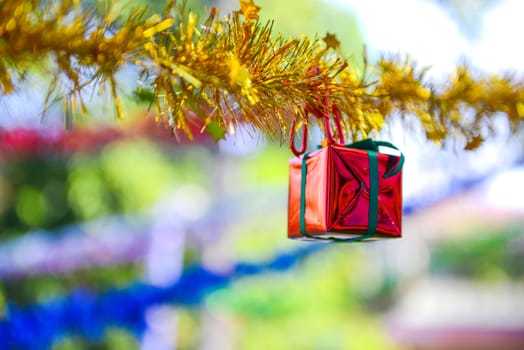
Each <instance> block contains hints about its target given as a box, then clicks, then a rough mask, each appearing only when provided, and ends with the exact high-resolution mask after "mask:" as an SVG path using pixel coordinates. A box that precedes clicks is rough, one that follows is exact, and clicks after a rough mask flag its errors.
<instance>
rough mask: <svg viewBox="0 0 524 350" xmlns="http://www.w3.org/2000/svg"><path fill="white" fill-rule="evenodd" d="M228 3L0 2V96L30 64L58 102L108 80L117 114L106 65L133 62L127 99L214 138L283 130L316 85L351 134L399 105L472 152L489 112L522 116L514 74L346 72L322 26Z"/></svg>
mask: <svg viewBox="0 0 524 350" xmlns="http://www.w3.org/2000/svg"><path fill="white" fill-rule="evenodd" d="M240 7H241V8H240V10H239V11H235V12H233V13H232V14H231V15H229V16H228V17H226V18H223V19H220V18H218V13H217V10H216V9H215V8H213V9H212V10H211V13H210V15H209V17H208V18H207V19H206V20H205V21H204V22H203V23H199V21H198V18H197V16H196V15H195V14H193V13H191V12H187V11H185V10H184V9H183V8H182V7H181V6H178V7H177V6H174V5H173V4H172V3H170V4H169V5H168V6H167V7H166V10H165V11H164V13H163V14H158V15H153V16H151V17H147V16H146V12H145V11H144V10H135V11H132V12H131V13H130V15H129V16H127V17H126V18H125V19H124V20H122V19H121V18H118V16H117V14H118V13H119V9H118V8H117V7H116V5H115V4H113V5H112V6H110V8H109V10H107V11H106V13H105V14H104V15H100V14H99V13H97V12H96V11H95V10H85V9H82V8H81V6H80V5H79V4H78V1H74V0H62V1H56V0H47V1H43V0H20V1H7V0H0V88H1V92H0V93H1V94H9V93H11V92H12V91H13V90H14V89H15V88H16V87H15V81H18V80H20V79H21V78H23V77H24V75H25V74H27V72H28V70H29V68H31V67H32V66H34V65H35V64H36V63H35V62H38V65H39V66H42V67H45V68H46V69H52V72H53V76H54V79H53V80H52V83H51V88H50V92H49V94H48V96H47V99H46V103H47V102H48V100H49V99H50V98H51V95H52V93H54V92H55V91H56V90H57V89H58V87H59V86H60V85H65V86H67V91H66V93H67V94H68V96H69V102H71V101H72V102H73V103H72V105H73V106H75V105H76V106H79V108H81V109H85V107H84V103H83V100H82V96H83V95H82V91H83V90H85V89H86V87H89V88H92V86H93V83H95V84H96V85H98V86H99V87H100V88H107V89H109V91H110V94H111V96H112V98H113V100H114V103H115V106H116V111H117V115H118V117H122V116H123V113H124V112H123V110H122V106H121V102H120V99H119V98H118V94H117V91H118V89H117V88H118V81H117V80H116V78H115V73H116V72H117V71H119V70H120V69H121V68H122V67H123V66H124V65H126V64H135V65H137V66H139V67H140V70H141V73H140V77H141V79H142V81H143V85H142V86H141V88H140V89H138V90H137V95H138V96H139V98H142V99H146V100H148V101H149V102H151V103H152V104H153V105H154V106H155V109H156V114H157V118H159V119H160V120H164V121H167V122H168V123H169V125H170V126H171V127H172V128H173V129H183V130H185V131H186V132H187V133H189V127H188V113H187V111H192V112H194V114H196V115H198V116H199V117H200V118H202V119H203V121H204V124H205V125H206V126H207V127H208V129H207V130H208V131H209V132H210V133H212V134H214V136H220V134H221V131H223V130H226V129H234V125H235V124H236V123H237V122H240V121H241V122H247V123H249V124H250V125H252V126H254V127H256V128H258V129H260V130H261V131H262V132H264V133H265V134H267V135H270V136H274V135H281V136H282V135H287V132H288V130H289V126H290V124H291V121H292V120H293V119H294V118H297V119H298V120H299V121H302V122H306V123H307V122H308V116H306V115H304V112H303V107H304V106H306V105H307V106H309V107H310V108H313V109H314V108H322V106H321V105H320V100H321V99H319V96H321V95H322V94H323V95H327V96H328V97H329V99H330V101H331V102H332V103H336V104H337V106H338V108H339V109H340V111H341V112H342V114H343V116H342V119H343V120H342V121H343V125H344V127H345V130H346V132H347V133H348V134H350V135H351V136H352V137H353V138H359V137H365V136H367V135H368V134H369V133H371V132H373V131H377V130H379V129H380V128H381V127H382V126H383V124H384V118H386V117H387V116H390V115H392V114H394V112H398V111H400V112H401V113H402V115H414V116H416V117H417V119H418V120H419V121H420V123H421V125H422V127H423V129H424V130H425V132H426V136H427V138H428V139H430V140H434V141H440V140H442V139H444V138H446V137H448V136H456V135H461V136H463V137H465V138H466V140H467V144H466V148H468V149H472V148H476V147H478V145H479V144H480V143H481V142H482V140H483V137H485V136H486V135H485V134H486V133H485V131H483V129H486V128H485V126H488V129H489V125H490V120H491V117H493V116H494V115H497V114H498V113H499V112H502V113H504V115H506V116H507V118H508V120H509V122H510V124H511V126H512V127H513V128H516V127H518V126H519V125H520V124H521V123H522V121H523V120H524V119H523V117H524V81H522V80H519V79H517V78H515V77H514V76H511V75H507V76H500V75H486V74H480V73H478V72H473V71H472V70H471V69H470V68H469V67H467V66H466V65H463V66H460V67H458V68H457V70H456V72H454V73H453V74H452V75H451V76H450V77H448V78H447V79H445V80H444V81H443V83H441V84H437V83H432V82H431V81H430V80H429V79H428V78H427V70H425V69H417V68H416V65H415V62H413V61H411V60H409V59H406V58H399V57H391V58H382V59H381V60H380V61H379V62H378V63H377V64H376V65H374V66H368V65H367V64H365V65H366V68H367V70H366V71H365V72H364V73H363V74H358V72H357V70H356V69H355V67H354V65H352V64H351V62H350V61H348V60H346V59H344V58H343V57H342V55H341V54H340V51H339V49H338V46H339V43H338V40H337V39H336V37H335V36H334V35H332V34H329V33H328V34H327V35H326V36H325V37H324V39H323V40H310V39H309V38H307V37H303V38H300V39H285V38H283V37H282V36H279V35H275V34H274V33H273V31H272V24H271V23H267V24H262V23H260V22H258V11H259V10H260V8H259V7H258V6H256V5H255V4H254V3H253V0H249V1H243V0H241V1H240ZM366 72H368V73H366ZM13 76H15V77H16V76H18V78H16V79H13ZM367 80H372V81H371V82H369V81H367Z"/></svg>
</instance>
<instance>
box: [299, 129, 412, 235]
mask: <svg viewBox="0 0 524 350" xmlns="http://www.w3.org/2000/svg"><path fill="white" fill-rule="evenodd" d="M378 146H386V147H390V148H394V149H398V148H397V147H395V146H394V145H392V144H391V143H389V142H385V141H373V140H371V139H366V140H363V141H360V142H355V143H353V144H350V145H346V147H348V148H356V149H362V150H365V151H366V152H367V154H368V160H369V210H368V228H367V231H366V233H365V234H364V235H361V236H359V237H353V238H338V237H319V236H313V235H310V234H308V233H307V232H306V218H305V213H306V177H307V159H308V157H309V153H310V152H308V153H306V154H304V156H303V158H302V168H301V170H302V171H301V181H300V234H301V235H302V236H304V237H308V238H313V239H316V240H324V241H334V242H358V241H363V240H365V239H367V238H370V237H372V236H374V235H375V233H376V230H377V220H378V157H377V153H378ZM403 164H404V155H403V154H402V153H401V154H400V161H399V162H398V164H397V166H396V167H395V168H394V169H392V170H391V171H389V172H388V173H386V174H384V176H383V177H384V178H388V177H390V176H393V175H395V174H397V173H398V172H399V171H400V170H401V169H402V165H403Z"/></svg>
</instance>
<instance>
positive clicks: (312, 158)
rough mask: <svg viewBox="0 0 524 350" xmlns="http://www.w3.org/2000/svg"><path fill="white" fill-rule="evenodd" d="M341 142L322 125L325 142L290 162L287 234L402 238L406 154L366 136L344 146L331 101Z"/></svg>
mask: <svg viewBox="0 0 524 350" xmlns="http://www.w3.org/2000/svg"><path fill="white" fill-rule="evenodd" d="M333 112H334V115H335V118H334V120H335V124H336V126H337V132H338V135H339V142H338V143H337V142H335V141H334V138H333V135H332V133H331V131H330V125H329V116H328V115H325V116H323V118H324V127H325V131H326V136H327V145H326V146H324V147H322V148H320V149H318V150H315V151H312V152H308V153H305V154H304V155H302V156H300V157H299V155H300V154H301V153H304V152H305V149H306V138H307V126H304V133H303V143H302V149H301V150H297V149H296V148H295V146H294V143H293V138H294V132H292V140H291V149H292V151H293V153H295V155H297V157H295V158H292V159H291V160H290V161H289V199H288V201H289V202H288V237H289V238H291V239H302V240H332V241H349V242H351V241H362V240H371V239H377V238H397V237H401V226H402V165H403V163H404V156H403V155H402V153H400V154H399V155H393V154H386V153H382V152H381V151H379V146H382V147H387V148H390V149H395V150H396V147H395V146H394V145H392V144H391V143H389V142H384V141H373V140H371V139H365V140H363V141H360V142H356V143H353V144H349V145H344V139H343V136H342V127H341V125H340V116H339V113H338V109H337V108H336V106H333Z"/></svg>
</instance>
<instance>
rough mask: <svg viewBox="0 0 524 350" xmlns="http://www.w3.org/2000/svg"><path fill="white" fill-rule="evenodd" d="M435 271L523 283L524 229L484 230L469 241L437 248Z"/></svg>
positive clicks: (450, 242) (514, 226) (486, 228)
mask: <svg viewBox="0 0 524 350" xmlns="http://www.w3.org/2000/svg"><path fill="white" fill-rule="evenodd" d="M431 272H432V273H435V274H447V275H453V276H459V277H462V278H468V279H476V280H481V281H486V282H489V281H493V280H519V279H520V280H522V279H523V278H524V249H523V245H522V227H521V226H519V225H511V226H508V227H491V228H488V227H484V228H483V229H479V230H477V231H476V232H475V234H474V235H470V236H469V238H468V239H461V240H458V239H450V240H447V241H445V242H443V243H442V244H440V245H438V246H436V247H435V249H434V251H433V255H432V259H431Z"/></svg>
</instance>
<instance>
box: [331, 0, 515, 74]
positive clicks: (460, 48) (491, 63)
mask: <svg viewBox="0 0 524 350" xmlns="http://www.w3.org/2000/svg"><path fill="white" fill-rule="evenodd" d="M331 1H332V2H338V3H340V4H341V6H349V7H350V8H351V9H352V10H353V12H354V13H355V14H356V15H357V17H358V19H359V24H360V26H361V28H362V30H363V34H364V40H365V42H366V44H367V45H368V46H369V47H370V48H371V49H376V50H379V51H381V52H382V51H391V52H395V53H396V52H405V53H409V54H410V55H412V56H413V57H414V58H415V59H416V60H417V61H418V62H420V63H421V64H422V65H428V66H432V67H434V68H436V69H438V70H442V71H449V70H451V69H452V67H453V66H454V65H456V64H457V63H458V62H459V61H460V59H461V58H462V57H466V58H467V59H468V61H469V62H471V63H473V65H475V66H477V67H478V68H482V69H484V70H490V71H497V70H499V69H511V68H512V69H518V70H524V46H523V45H522V44H521V40H520V39H521V36H522V34H524V30H523V29H522V13H523V10H524V1H522V0H500V1H498V2H495V3H494V4H493V5H491V6H489V7H487V9H486V10H485V11H484V12H483V13H482V16H481V17H480V21H479V23H480V27H479V33H478V34H479V35H478V37H476V38H475V39H471V38H468V37H467V35H465V33H463V32H462V31H461V30H460V25H459V23H457V21H456V20H455V19H454V18H453V16H452V15H451V13H450V11H448V10H446V8H445V7H443V6H442V5H439V4H438V2H437V1H436V0H435V1H431V0H396V1H391V0H366V1H362V0H331Z"/></svg>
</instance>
